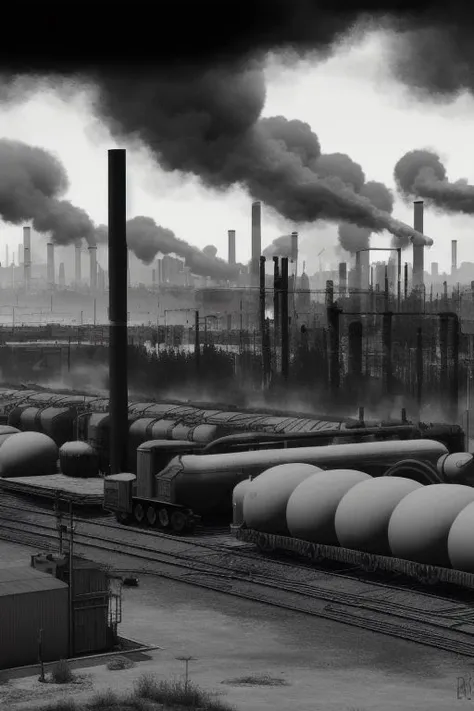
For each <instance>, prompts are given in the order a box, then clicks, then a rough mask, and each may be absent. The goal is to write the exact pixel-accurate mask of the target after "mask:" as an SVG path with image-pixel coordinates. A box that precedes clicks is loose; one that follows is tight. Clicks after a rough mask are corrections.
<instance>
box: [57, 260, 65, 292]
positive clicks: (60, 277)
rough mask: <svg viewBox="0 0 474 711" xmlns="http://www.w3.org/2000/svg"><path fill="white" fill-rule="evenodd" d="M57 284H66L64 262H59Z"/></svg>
mask: <svg viewBox="0 0 474 711" xmlns="http://www.w3.org/2000/svg"><path fill="white" fill-rule="evenodd" d="M58 284H59V286H62V287H65V286H66V273H65V270H64V262H60V263H59V275H58Z"/></svg>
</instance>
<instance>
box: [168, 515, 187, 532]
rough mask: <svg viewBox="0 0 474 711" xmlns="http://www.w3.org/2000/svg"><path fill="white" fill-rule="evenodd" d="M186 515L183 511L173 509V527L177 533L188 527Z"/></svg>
mask: <svg viewBox="0 0 474 711" xmlns="http://www.w3.org/2000/svg"><path fill="white" fill-rule="evenodd" d="M186 524H187V521H186V516H185V515H184V514H183V513H181V511H173V513H172V514H171V528H172V529H173V531H174V532H175V533H182V532H183V531H184V529H185V528H186Z"/></svg>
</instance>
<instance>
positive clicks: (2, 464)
mask: <svg viewBox="0 0 474 711" xmlns="http://www.w3.org/2000/svg"><path fill="white" fill-rule="evenodd" d="M57 463H58V448H57V446H56V444H55V443H54V442H53V440H52V439H51V437H48V436H47V435H45V434H42V433H41V432H20V433H19V434H14V435H12V436H11V437H9V438H8V439H7V441H6V442H4V443H3V445H2V446H1V447H0V476H2V477H19V476H41V475H43V474H54V473H56V471H57Z"/></svg>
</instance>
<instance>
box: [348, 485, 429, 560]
mask: <svg viewBox="0 0 474 711" xmlns="http://www.w3.org/2000/svg"><path fill="white" fill-rule="evenodd" d="M421 486H422V484H420V483H418V482H417V481H412V480H411V479H405V478H403V477H399V476H393V477H391V476H381V477H377V478H375V479H369V480H368V481H361V482H360V484H356V485H355V486H353V487H352V489H350V490H349V491H348V492H347V494H345V495H344V496H343V498H342V499H341V501H340V503H339V506H338V507H337V511H336V516H335V518H334V526H335V528H336V536H337V540H338V541H339V544H340V545H341V546H342V547H343V548H352V549H353V550H358V551H366V552H367V553H378V554H379V555H390V546H389V544H388V523H389V521H390V517H391V515H392V513H393V511H394V509H395V507H396V506H397V505H398V504H399V503H400V501H401V500H402V499H403V498H404V497H405V496H407V495H408V494H410V493H411V492H412V491H415V490H416V489H419V488H421Z"/></svg>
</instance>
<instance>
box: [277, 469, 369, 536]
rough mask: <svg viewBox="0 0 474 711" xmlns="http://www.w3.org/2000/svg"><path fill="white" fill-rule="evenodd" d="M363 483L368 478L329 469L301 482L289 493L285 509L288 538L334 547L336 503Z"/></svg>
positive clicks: (363, 475) (347, 471)
mask: <svg viewBox="0 0 474 711" xmlns="http://www.w3.org/2000/svg"><path fill="white" fill-rule="evenodd" d="M367 479H371V477H370V476H369V475H368V474H365V472H359V471H357V470H356V469H330V470H328V471H325V472H321V474H318V475H317V476H312V477H311V478H310V479H307V480H306V481H304V482H303V483H302V484H300V485H299V486H298V487H297V488H296V489H295V490H294V491H293V493H292V494H291V496H290V498H289V501H288V506H287V508H286V522H287V525H288V529H289V531H290V533H291V535H292V536H294V537H295V538H301V539H302V540H304V541H312V542H313V543H325V544H327V545H334V546H337V545H338V540H337V536H336V530H335V528H334V516H335V514H336V509H337V507H338V506H339V502H340V501H341V499H342V497H343V496H344V495H345V494H346V493H347V492H348V491H349V489H352V487H353V486H355V485H356V484H359V483H360V482H361V481H366V480H367Z"/></svg>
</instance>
